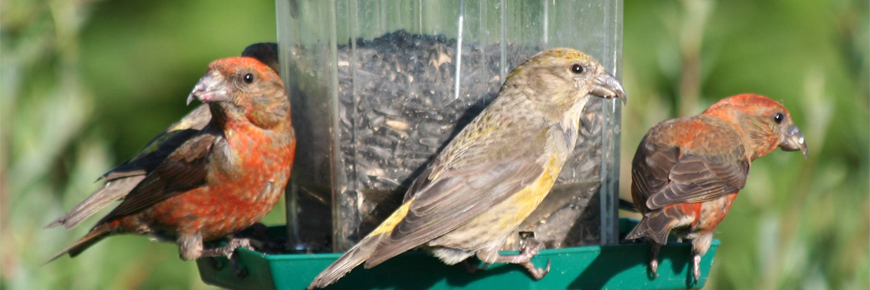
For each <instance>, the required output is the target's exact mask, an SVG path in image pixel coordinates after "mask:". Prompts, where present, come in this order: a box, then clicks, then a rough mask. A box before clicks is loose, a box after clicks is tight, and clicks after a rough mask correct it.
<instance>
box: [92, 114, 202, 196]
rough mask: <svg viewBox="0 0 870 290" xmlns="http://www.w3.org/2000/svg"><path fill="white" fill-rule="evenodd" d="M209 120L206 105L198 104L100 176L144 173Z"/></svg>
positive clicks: (111, 176)
mask: <svg viewBox="0 0 870 290" xmlns="http://www.w3.org/2000/svg"><path fill="white" fill-rule="evenodd" d="M209 121H211V111H209V109H208V105H200V106H199V107H197V108H196V109H194V110H193V111H191V112H190V113H188V114H187V115H185V116H184V117H183V118H181V120H178V121H177V122H175V123H173V124H172V125H170V126H169V128H166V130H164V131H163V132H160V134H157V136H154V138H152V139H151V141H148V144H146V145H145V147H144V148H142V150H141V151H139V153H137V154H136V156H134V157H133V158H132V159H130V160H129V161H127V162H124V164H121V165H119V166H118V167H115V168H113V169H112V170H110V171H109V172H106V174H103V176H101V177H100V178H101V179H104V180H113V179H117V178H123V177H128V176H134V175H145V174H147V173H148V172H149V171H151V170H153V169H154V168H155V167H157V165H159V164H160V163H161V162H163V159H166V157H167V156H169V154H170V153H172V152H173V151H175V149H176V148H178V147H179V146H181V144H183V143H184V142H185V141H187V139H190V137H192V136H194V135H196V134H197V133H199V131H201V130H202V129H203V128H205V126H206V125H208V122H209Z"/></svg>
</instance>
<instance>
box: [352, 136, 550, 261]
mask: <svg viewBox="0 0 870 290" xmlns="http://www.w3.org/2000/svg"><path fill="white" fill-rule="evenodd" d="M530 125H532V124H530ZM532 126H534V125H532ZM541 127H544V128H546V126H541ZM541 127H538V128H541ZM514 129H517V128H512V129H511V130H510V131H515V132H516V131H519V132H523V131H526V132H524V133H533V132H535V131H533V130H522V128H519V129H520V130H514ZM466 131H473V130H466ZM506 131H508V130H506ZM550 131H556V130H552V129H548V130H544V132H541V130H540V129H538V131H537V132H538V134H536V135H535V136H534V137H533V138H523V137H526V136H513V137H516V138H490V139H489V140H487V141H485V142H470V144H466V145H465V146H462V144H456V145H458V146H453V145H455V144H451V145H450V146H448V148H446V149H445V152H442V153H441V155H445V154H446V156H447V157H446V158H442V156H440V155H439V159H438V160H436V162H435V163H434V164H433V165H432V166H431V167H430V169H427V170H426V172H424V175H421V176H420V177H419V179H418V180H417V181H415V182H414V184H413V185H412V187H411V189H410V190H414V191H416V192H409V193H408V194H407V195H406V197H408V198H409V199H411V206H410V209H409V210H408V213H407V215H406V216H405V218H404V219H403V220H402V221H401V222H400V223H399V224H398V225H396V227H395V228H394V229H393V231H392V233H391V234H390V236H389V237H388V238H384V239H382V240H381V242H380V244H379V245H378V247H377V249H376V250H375V252H374V253H372V255H371V257H369V259H368V261H367V262H366V267H373V266H375V265H377V264H380V263H381V262H383V261H385V260H387V259H389V258H392V257H394V256H396V255H398V254H400V253H402V252H405V251H407V250H410V249H412V248H414V247H417V246H419V245H421V244H423V243H426V242H428V241H430V240H432V239H435V238H437V237H439V236H441V235H444V234H446V233H448V232H450V231H451V230H454V229H456V228H457V227H459V226H461V225H463V224H465V223H467V222H469V221H470V220H472V219H473V218H475V217H478V216H479V215H481V214H483V213H484V212H486V211H487V210H488V209H491V208H492V207H493V206H495V205H497V204H499V203H500V202H502V201H504V200H505V199H507V198H508V197H510V196H512V195H513V194H515V193H517V192H518V191H520V190H522V189H523V188H525V187H526V186H527V185H529V184H530V183H532V182H535V181H537V180H538V179H539V177H540V176H541V174H542V173H543V172H544V167H545V166H546V164H543V163H544V162H547V161H548V158H546V157H545V156H543V155H544V148H545V147H546V145H547V139H548V136H549V132H550ZM553 133H555V134H561V131H560V132H558V133H557V132H553ZM493 134H498V133H493ZM509 134H515V133H509ZM533 134H534V133H533ZM460 137H462V134H460V136H459V137H457V138H460ZM500 137H507V136H500ZM471 138H473V137H471ZM549 139H559V140H565V138H564V137H558V138H549ZM518 140H524V142H517V141H518ZM566 146H567V145H566ZM459 156H461V157H462V158H458V157H459ZM454 162H457V163H454ZM420 179H424V180H422V181H421V180H420Z"/></svg>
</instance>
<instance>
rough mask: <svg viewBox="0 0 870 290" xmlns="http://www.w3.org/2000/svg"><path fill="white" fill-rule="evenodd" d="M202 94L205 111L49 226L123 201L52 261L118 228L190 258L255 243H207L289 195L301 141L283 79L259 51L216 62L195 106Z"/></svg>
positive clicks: (222, 253) (197, 112)
mask: <svg viewBox="0 0 870 290" xmlns="http://www.w3.org/2000/svg"><path fill="white" fill-rule="evenodd" d="M246 51H247V50H246ZM194 99H196V100H199V101H201V102H203V103H205V104H206V105H205V106H204V108H205V109H202V108H198V109H197V110H194V111H193V112H192V113H191V114H190V115H188V116H187V117H185V119H183V120H182V121H180V122H178V123H176V124H175V125H174V126H172V127H170V128H169V129H168V130H167V131H166V132H164V133H162V134H161V135H159V136H158V137H156V138H155V139H154V140H152V142H151V143H149V146H146V149H144V150H143V152H142V153H140V154H139V155H138V156H136V157H135V158H134V159H133V160H131V161H130V162H128V163H125V164H123V165H121V166H119V167H118V168H116V169H113V170H112V171H110V172H109V173H107V174H106V175H104V176H103V177H102V178H103V179H105V180H106V185H105V186H103V188H101V189H99V190H97V191H96V192H95V193H93V194H92V196H91V197H89V198H88V199H87V200H85V202H83V203H82V204H80V205H79V206H77V207H76V208H74V209H73V210H72V211H71V212H70V213H69V214H67V215H66V216H64V217H62V218H60V219H58V220H57V221H56V222H54V223H52V224H51V225H49V226H56V225H60V224H63V225H64V226H66V227H68V228H69V227H72V226H75V225H76V224H78V223H79V222H81V220H83V219H84V218H86V217H87V216H90V215H92V214H93V213H95V212H96V211H98V210H99V209H101V208H103V207H105V206H107V205H108V203H109V202H111V201H114V200H117V199H123V201H122V202H121V204H120V205H118V207H116V208H115V209H114V210H113V211H111V212H110V213H109V214H108V215H106V216H105V217H103V219H101V220H100V221H99V222H98V223H97V225H96V226H94V227H93V228H92V229H91V231H90V232H89V233H88V234H87V235H85V237H83V238H81V239H80V240H78V241H77V242H75V243H74V244H73V245H72V246H70V247H68V248H66V249H64V250H63V251H62V252H61V253H59V254H58V255H56V256H54V257H53V258H52V260H54V259H56V258H58V257H60V256H62V255H64V254H67V253H68V254H69V255H70V256H71V257H75V256H76V255H78V254H80V253H81V252H82V251H84V250H85V249H87V248H88V247H90V246H92V245H93V244H95V243H96V242H98V241H100V240H101V239H103V238H105V237H108V236H110V235H115V234H140V235H149V236H151V237H153V238H156V239H158V240H164V241H172V242H175V243H177V244H178V246H179V256H180V257H181V258H182V259H183V260H192V259H196V258H199V257H208V256H231V254H232V252H233V250H234V249H235V248H236V247H238V246H247V247H250V246H249V245H248V244H247V240H242V239H231V240H230V243H229V244H228V245H227V246H225V247H219V248H214V249H204V246H203V243H204V242H207V241H212V240H217V239H221V238H225V237H228V236H230V235H232V234H234V233H236V232H238V231H240V230H242V229H245V228H247V227H250V226H251V225H253V224H254V223H256V222H258V221H259V220H260V219H261V218H262V217H263V216H265V215H266V213H268V212H269V211H270V210H271V209H272V207H274V205H275V204H276V203H277V202H278V201H279V200H280V198H281V195H282V193H283V191H284V188H285V186H286V184H287V181H288V179H289V177H290V171H291V167H292V164H293V158H294V154H295V147H296V146H295V145H296V138H295V133H294V131H293V126H292V124H291V119H290V102H289V100H288V98H287V96H286V94H285V92H284V84H283V82H282V81H281V79H280V77H278V74H277V71H276V70H274V69H273V68H271V67H270V66H268V65H267V64H264V63H263V62H261V61H260V60H258V59H256V58H252V57H235V58H226V59H221V60H217V61H215V62H213V63H211V64H210V65H209V67H208V70H207V73H206V75H205V76H203V77H202V78H201V79H200V81H199V83H197V84H196V86H195V87H194V89H193V92H191V94H190V95H189V97H188V100H187V101H188V104H189V103H190V102H191V101H193V100H194ZM201 110H206V111H201ZM205 112H208V114H206V113H205ZM203 123H205V124H204V125H203Z"/></svg>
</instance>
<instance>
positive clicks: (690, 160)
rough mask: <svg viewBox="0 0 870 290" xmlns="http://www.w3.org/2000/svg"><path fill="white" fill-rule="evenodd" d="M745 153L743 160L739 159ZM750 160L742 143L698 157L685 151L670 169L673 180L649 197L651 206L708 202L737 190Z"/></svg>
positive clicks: (741, 187)
mask: <svg viewBox="0 0 870 290" xmlns="http://www.w3.org/2000/svg"><path fill="white" fill-rule="evenodd" d="M739 156H744V158H743V159H742V160H740V159H737V157H739ZM748 174H749V160H747V159H746V158H745V154H744V151H743V146H740V147H738V148H735V149H734V151H732V152H730V154H725V155H715V156H709V155H704V156H698V155H690V154H686V155H684V156H683V158H680V161H679V162H677V164H676V165H674V167H673V168H672V169H671V174H670V175H669V179H670V183H668V186H667V187H665V188H664V190H662V191H659V192H657V193H656V194H653V195H652V196H650V198H649V199H648V200H647V202H646V205H647V207H649V208H650V209H657V208H662V207H665V206H667V205H671V204H677V203H684V202H686V203H696V202H705V201H710V200H714V199H717V198H720V197H722V196H724V195H726V194H729V193H734V192H738V191H740V190H741V189H743V186H744V185H745V184H746V176H747V175H748Z"/></svg>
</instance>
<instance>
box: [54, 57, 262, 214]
mask: <svg viewBox="0 0 870 290" xmlns="http://www.w3.org/2000/svg"><path fill="white" fill-rule="evenodd" d="M242 56H248V57H253V58H256V59H257V60H259V61H260V62H262V63H263V64H265V65H268V66H269V67H270V68H272V70H274V71H276V72H277V71H278V45H277V44H276V43H268V42H266V43H255V44H252V45H250V46H248V47H246V48H245V50H244V51H243V52H242ZM209 121H211V112H210V111H209V109H208V105H206V104H203V105H200V106H199V107H197V108H196V109H194V110H193V111H191V112H190V113H188V114H187V115H186V116H184V117H183V118H181V120H178V121H177V122H175V123H173V124H172V125H170V126H169V127H168V128H166V130H164V131H163V132H160V134H157V136H155V137H154V138H152V139H151V141H149V142H148V143H147V144H146V145H145V147H144V148H143V149H142V150H141V151H139V153H138V154H136V156H134V157H133V158H131V159H130V160H128V161H127V162H124V164H121V165H119V166H118V167H115V168H113V169H112V170H110V171H109V172H107V173H106V174H103V176H100V178H99V180H103V181H105V182H106V183H105V184H103V186H102V187H101V188H100V189H98V190H97V191H95V192H94V193H92V194H91V195H90V196H88V198H87V199H85V200H84V201H82V202H81V203H79V204H78V205H76V207H75V208H73V209H72V210H70V211H69V213H67V214H66V215H64V216H62V217H60V218H58V219H57V220H55V221H54V222H52V223H51V224H49V225H48V226H46V228H52V227H56V226H59V225H63V226H64V228H66V229H71V228H73V227H75V226H77V225H78V224H79V223H81V222H82V221H84V220H85V219H87V218H88V217H90V216H92V215H93V214H95V213H97V212H98V211H100V210H101V209H103V208H105V207H106V206H108V205H109V204H111V203H112V202H115V201H118V200H121V199H123V198H124V197H125V196H126V195H127V194H128V193H130V190H132V189H133V187H135V186H136V185H137V184H139V182H140V181H142V179H144V178H145V175H146V174H147V173H148V172H150V171H151V170H153V169H154V167H156V166H157V165H159V164H160V162H161V161H162V160H164V159H166V154H167V153H169V152H168V151H167V150H162V151H161V150H157V149H159V148H160V147H161V146H163V145H164V144H165V143H166V142H167V141H169V140H172V141H173V142H179V141H184V140H187V137H184V136H189V135H191V134H195V133H197V132H199V131H200V130H202V128H204V127H205V126H206V125H208V123H209ZM176 135H183V136H181V137H179V136H176ZM177 146H178V144H173V145H170V146H169V148H175V147H177Z"/></svg>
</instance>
